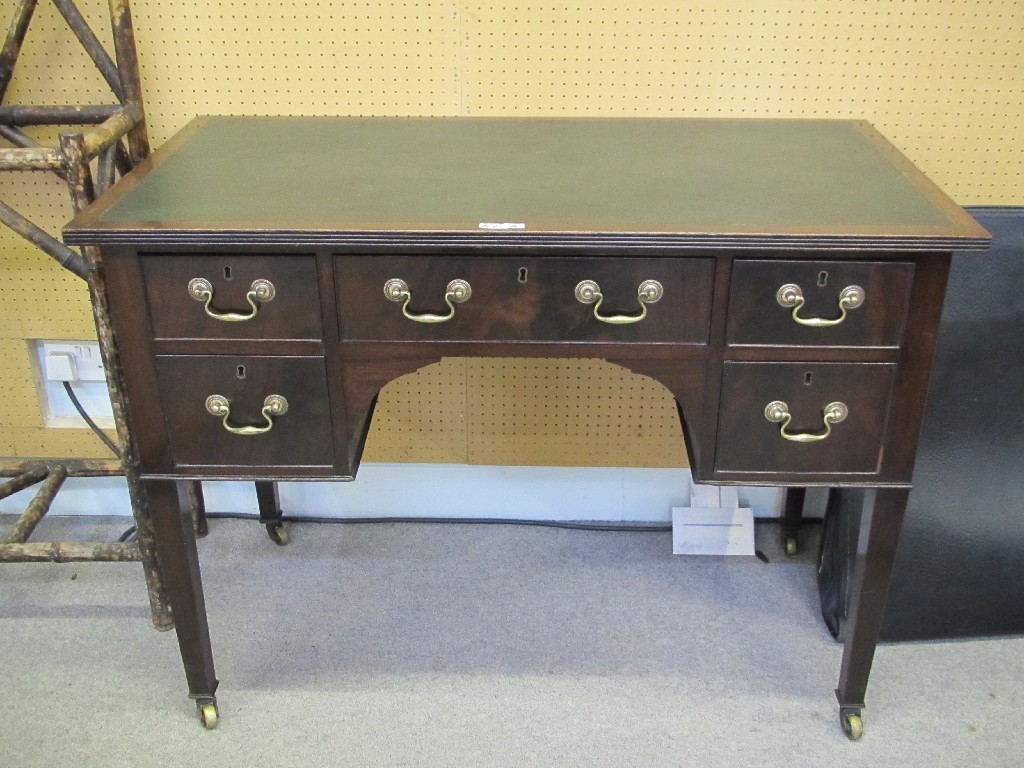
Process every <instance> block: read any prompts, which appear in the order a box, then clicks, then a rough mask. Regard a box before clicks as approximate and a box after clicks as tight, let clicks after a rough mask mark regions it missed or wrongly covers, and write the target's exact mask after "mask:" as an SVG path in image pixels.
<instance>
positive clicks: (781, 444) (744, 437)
mask: <svg viewBox="0 0 1024 768" xmlns="http://www.w3.org/2000/svg"><path fill="white" fill-rule="evenodd" d="M895 370H896V366H895V365H894V364H891V363H736V362H732V363H725V365H724V367H723V375H722V399H721V404H720V409H719V411H720V415H719V426H718V450H717V454H716V457H715V469H716V470H717V471H720V472H757V473H875V472H877V471H878V467H879V461H880V458H881V453H882V443H883V441H884V438H885V433H886V424H887V422H888V416H889V400H890V396H891V392H892V386H893V377H894V375H895ZM770 403H781V404H784V405H782V406H776V407H775V408H774V409H773V411H774V412H773V413H771V414H770V415H771V416H772V418H773V420H769V419H768V418H766V408H767V406H768V405H769V404H770ZM832 403H841V404H842V405H843V406H845V408H846V416H845V418H844V419H842V420H841V421H834V422H833V423H829V424H826V416H825V409H826V408H827V407H828V406H829V405H831V404H832ZM786 412H788V414H789V415H790V417H791V418H789V419H787V418H786V417H785V416H784V413H786ZM826 432H827V433H828V434H827V436H825V434H826ZM784 435H788V436H789V437H790V438H801V437H802V438H804V440H803V441H801V440H800V439H787V437H785V436H784ZM808 438H811V439H808Z"/></svg>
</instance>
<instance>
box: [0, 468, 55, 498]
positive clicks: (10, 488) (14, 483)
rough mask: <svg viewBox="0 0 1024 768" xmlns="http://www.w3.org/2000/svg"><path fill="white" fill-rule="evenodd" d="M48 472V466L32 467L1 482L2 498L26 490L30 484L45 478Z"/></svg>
mask: <svg viewBox="0 0 1024 768" xmlns="http://www.w3.org/2000/svg"><path fill="white" fill-rule="evenodd" d="M48 474H50V470H49V469H47V468H46V467H32V468H30V469H29V470H28V471H26V472H23V473H22V474H20V475H18V476H17V477H15V478H14V479H13V480H8V481H7V482H6V483H0V499H6V498H7V497H8V496H10V495H12V494H15V493H17V492H18V491H21V490H24V489H25V488H28V487H29V486H30V485H35V484H36V483H38V482H39V481H40V480H45V479H46V476H47V475H48Z"/></svg>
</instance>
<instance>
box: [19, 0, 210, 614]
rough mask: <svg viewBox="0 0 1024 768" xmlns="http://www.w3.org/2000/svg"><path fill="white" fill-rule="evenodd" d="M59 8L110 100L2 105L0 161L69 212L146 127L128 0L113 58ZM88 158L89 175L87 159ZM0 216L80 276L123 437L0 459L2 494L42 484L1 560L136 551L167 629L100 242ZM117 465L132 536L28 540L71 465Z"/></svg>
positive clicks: (140, 148) (82, 469)
mask: <svg viewBox="0 0 1024 768" xmlns="http://www.w3.org/2000/svg"><path fill="white" fill-rule="evenodd" d="M53 2H54V5H55V6H56V7H57V10H58V11H59V12H60V14H61V16H63V18H64V20H65V21H66V22H67V24H68V26H69V27H70V28H71V31H72V32H73V33H74V35H75V37H76V38H77V39H78V40H79V42H80V43H81V44H82V46H83V48H84V49H85V50H86V52H87V53H88V55H89V57H90V59H92V61H93V63H94V64H95V65H96V67H97V69H99V71H100V73H101V74H102V75H103V78H104V79H105V80H106V81H107V83H108V84H109V85H110V88H111V90H112V91H113V93H114V96H115V98H116V99H117V101H118V104H115V105H87V106H77V105H69V106H21V105H3V106H0V136H3V137H4V138H5V139H6V140H7V141H9V142H10V143H12V144H13V145H14V147H11V148H2V149H0V171H2V170H12V171H46V172H52V173H55V174H57V175H58V176H59V177H60V178H62V179H63V180H64V181H66V182H67V184H68V187H69V190H70V192H71V200H72V203H73V206H74V210H75V212H76V213H77V212H78V211H80V210H82V209H83V208H85V206H87V205H88V204H89V203H91V202H92V201H93V200H95V198H96V196H97V194H98V193H101V192H102V191H103V190H104V189H106V188H107V187H109V186H110V185H111V184H113V183H114V179H115V174H116V172H120V173H121V174H124V173H127V172H128V171H129V170H130V169H131V168H132V167H133V166H134V165H136V164H137V163H139V162H141V161H142V160H143V159H145V158H146V157H147V156H148V155H149V153H150V146H149V137H148V134H147V131H146V120H145V113H144V109H143V100H142V86H141V82H140V80H139V67H138V54H137V51H136V47H135V34H134V30H133V28H132V17H131V8H130V7H129V2H128V0H108V4H109V9H110V22H111V29H112V32H113V43H114V52H115V58H114V59H111V57H110V55H109V54H108V53H107V52H106V49H105V48H104V47H103V45H102V44H101V43H100V41H99V38H98V37H97V36H96V34H95V33H94V32H93V31H92V29H91V28H90V27H89V25H88V23H87V22H86V20H85V18H84V17H83V16H82V14H81V13H80V12H79V11H78V9H77V7H76V6H75V4H74V0H53ZM37 5H38V0H18V2H17V5H16V6H15V10H14V16H13V19H12V20H11V24H10V27H9V29H8V32H7V37H6V39H5V41H4V44H3V47H2V48H0V101H2V100H3V98H4V96H5V95H6V92H7V88H8V86H9V85H10V82H11V78H12V76H13V73H14V65H15V63H16V61H17V58H18V54H19V53H20V51H21V47H22V44H23V43H24V40H25V35H26V33H27V32H28V27H29V24H30V22H31V20H32V15H33V13H34V11H35V9H36V7H37ZM30 125H75V126H84V127H85V129H84V130H80V131H77V132H72V133H62V134H61V135H60V137H59V146H58V147H45V146H40V145H39V144H37V143H36V142H35V141H34V140H33V139H31V138H30V137H29V136H27V135H26V134H25V133H24V132H23V131H22V130H21V128H22V127H24V126H30ZM93 161H96V167H97V173H96V178H95V180H94V177H93V173H92V168H91V164H92V163H93ZM0 222H2V223H3V224H5V225H7V226H8V227H10V228H11V229H12V230H14V231H15V232H16V233H18V234H19V235H21V236H23V237H24V238H26V239H27V240H28V241H29V242H31V243H32V244H33V245H36V246H37V247H39V248H40V249H41V250H42V251H44V252H45V253H47V254H48V255H49V256H51V257H52V258H53V259H55V260H56V261H57V262H58V263H59V264H60V265H61V266H62V267H64V268H65V269H68V270H69V271H71V272H73V273H74V274H76V275H78V276H79V277H81V278H83V279H84V280H86V282H87V283H88V286H89V293H90V298H91V300H92V308H93V318H94V321H95V324H96V332H97V336H98V338H99V342H100V353H101V356H102V358H103V363H104V367H105V369H106V375H107V388H108V391H109V393H110V399H111V402H112V404H113V411H114V423H115V425H116V429H117V436H118V441H119V443H120V445H121V454H122V455H121V461H120V462H119V463H114V462H109V461H106V462H104V461H90V460H86V461H66V462H56V461H52V460H40V461H34V462H33V461H15V460H0V476H4V475H13V476H14V478H13V479H12V480H10V481H8V482H6V483H3V484H2V485H0V498H4V497H6V496H9V495H11V494H12V493H15V492H17V491H19V490H23V489H24V488H27V487H30V486H32V485H35V484H37V483H40V484H41V485H40V489H39V491H38V492H37V493H36V496H35V497H34V498H33V500H32V501H31V502H30V503H29V505H28V507H27V508H26V510H25V512H24V513H23V514H22V515H21V516H20V517H19V518H18V521H17V522H16V523H15V525H14V528H13V529H12V531H11V532H10V533H9V534H8V535H7V537H6V538H5V539H4V541H3V542H2V543H0V562H38V561H46V562H71V561H85V560H90V561H121V562H123V561H135V560H139V561H141V562H142V564H143V571H144V573H145V576H146V585H147V591H148V594H149V602H150V609H151V612H152V619H153V624H154V626H156V627H157V628H158V629H161V630H167V629H171V628H172V627H173V626H174V622H173V618H172V616H171V611H170V607H169V605H168V602H167V594H166V591H165V589H164V586H163V577H162V574H161V572H160V567H159V562H158V561H157V556H156V545H155V541H154V538H153V530H152V524H151V520H150V516H149V507H148V504H147V502H146V498H145V495H144V493H143V489H142V483H141V481H140V475H139V467H138V461H137V459H136V455H135V449H134V443H133V440H132V436H131V433H130V429H129V425H128V419H127V416H126V408H125V400H124V392H123V379H122V376H121V369H120V363H119V360H118V356H117V348H116V346H115V344H114V339H113V334H112V332H111V329H110V323H109V320H108V314H107V304H106V290H105V285H104V275H103V266H102V259H101V255H100V253H99V251H98V250H97V249H93V248H83V249H82V253H78V252H76V251H74V250H72V249H71V248H68V247H67V246H66V245H64V243H62V242H61V241H60V240H59V239H57V238H56V237H54V236H53V235H51V234H49V233H48V232H46V231H45V230H43V229H42V228H40V227H38V226H36V225H35V224H33V223H32V222H31V221H29V220H28V219H27V218H25V217H24V216H22V215H21V214H19V213H18V212H17V211H15V210H14V209H13V208H11V207H10V206H8V205H6V204H4V203H2V202H0ZM121 473H123V474H124V475H125V478H126V479H127V482H128V491H129V496H130V498H131V502H132V512H133V515H134V517H135V526H136V530H137V543H131V544H128V543H107V542H97V543H92V542H87V543H73V542H39V543H30V542H28V538H29V536H31V534H32V531H33V530H34V529H35V527H36V525H37V524H38V523H39V521H40V520H41V519H42V518H43V516H44V515H45V514H46V513H47V512H48V511H49V509H50V506H51V504H52V503H53V499H54V497H55V496H56V494H57V492H58V491H59V489H60V486H61V484H62V483H63V482H64V479H65V478H66V477H68V476H69V475H107V474H111V475H113V474H121ZM190 496H191V497H194V498H196V499H198V501H197V502H196V503H194V504H193V513H194V515H196V517H197V522H199V521H202V522H203V523H205V520H204V519H203V518H204V516H203V515H202V502H201V499H202V496H201V490H200V489H191V493H190Z"/></svg>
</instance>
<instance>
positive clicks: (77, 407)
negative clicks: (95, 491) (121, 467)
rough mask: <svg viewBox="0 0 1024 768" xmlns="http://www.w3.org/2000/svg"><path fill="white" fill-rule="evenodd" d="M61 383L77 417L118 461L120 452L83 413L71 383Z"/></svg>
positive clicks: (86, 414) (87, 415)
mask: <svg viewBox="0 0 1024 768" xmlns="http://www.w3.org/2000/svg"><path fill="white" fill-rule="evenodd" d="M62 383H63V384H64V391H65V392H67V393H68V398H69V399H70V400H71V404H72V405H74V406H75V410H76V411H78V415H79V416H81V417H82V418H83V419H85V423H86V424H88V425H89V429H91V430H92V431H93V432H95V433H96V436H97V437H98V438H99V439H100V440H102V441H103V443H104V445H106V446H107V448H109V449H110V450H111V451H113V452H114V455H115V456H117V458H119V459H120V458H121V451H119V450H118V448H117V446H116V445H114V442H113V440H111V439H110V438H109V437H107V435H106V434H105V433H104V432H103V430H102V429H100V428H99V427H98V426H97V425H96V422H95V421H93V420H92V417H90V416H89V414H88V413H86V412H85V408H83V407H82V403H81V402H80V401H79V400H78V396H77V395H76V394H75V392H74V390H73V389H71V383H70V382H68V381H65V382H62Z"/></svg>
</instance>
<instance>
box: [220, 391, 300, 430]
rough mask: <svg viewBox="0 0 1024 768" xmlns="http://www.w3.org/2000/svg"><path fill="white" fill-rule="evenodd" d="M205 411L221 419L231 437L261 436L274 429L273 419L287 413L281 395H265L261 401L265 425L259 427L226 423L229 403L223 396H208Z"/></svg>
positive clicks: (286, 402)
mask: <svg viewBox="0 0 1024 768" xmlns="http://www.w3.org/2000/svg"><path fill="white" fill-rule="evenodd" d="M206 410H207V412H208V413H210V414H211V415H213V416H217V417H222V421H221V423H222V424H223V425H224V429H226V430H227V431H228V432H230V433H231V434H233V435H246V436H248V435H262V434H264V433H265V432H269V431H270V430H272V429H273V428H274V418H275V417H277V416H284V415H285V414H286V413H288V401H287V400H285V399H284V398H283V397H281V395H267V398H266V399H265V400H264V401H263V411H262V412H263V418H264V419H266V420H267V423H266V424H265V425H264V426H261V427H250V426H242V427H236V426H233V425H231V424H229V423H228V419H229V418H231V403H230V402H229V401H228V399H227V398H226V397H224V395H210V396H209V397H208V398H206Z"/></svg>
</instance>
